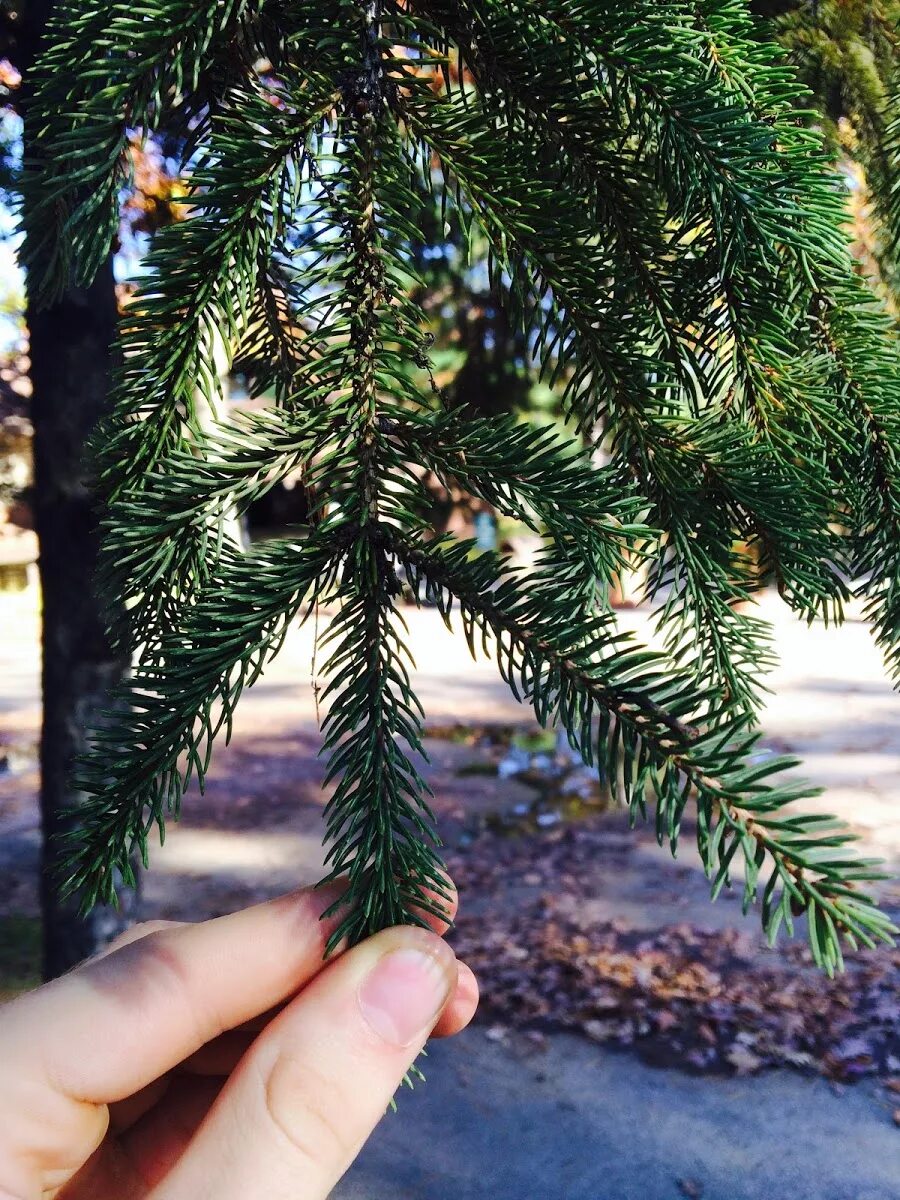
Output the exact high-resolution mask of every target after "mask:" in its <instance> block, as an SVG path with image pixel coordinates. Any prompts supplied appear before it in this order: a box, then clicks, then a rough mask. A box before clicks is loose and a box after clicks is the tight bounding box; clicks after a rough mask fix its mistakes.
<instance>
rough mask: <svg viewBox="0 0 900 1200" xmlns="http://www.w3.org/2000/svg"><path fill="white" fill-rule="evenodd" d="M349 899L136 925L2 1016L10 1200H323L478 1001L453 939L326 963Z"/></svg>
mask: <svg viewBox="0 0 900 1200" xmlns="http://www.w3.org/2000/svg"><path fill="white" fill-rule="evenodd" d="M335 894H336V893H335V892H334V891H331V892H328V891H325V892H318V891H303V892H298V893H294V894H293V895H291V896H286V897H284V898H282V899H280V900H275V901H271V902H269V903H267V904H262V905H258V906H257V907H255V908H251V909H247V910H245V911H243V912H238V913H235V914H233V915H231V916H227V917H220V918H219V919H217V920H215V921H208V922H205V923H203V924H198V925H179V924H165V923H155V924H152V925H144V926H138V927H137V928H135V929H134V930H132V931H130V932H129V933H128V934H126V935H125V936H124V937H123V938H120V939H119V940H118V941H117V942H116V943H114V945H113V946H112V947H111V948H110V950H109V951H108V952H107V953H106V954H104V955H102V956H100V957H99V958H97V959H94V960H92V961H91V962H89V963H86V964H85V965H84V966H82V967H79V968H78V969H77V970H75V971H73V972H71V973H70V974H68V975H66V976H65V977H64V978H62V979H60V980H57V981H56V982H54V983H52V984H48V985H47V986H45V987H43V988H39V989H38V990H37V991H35V992H32V993H29V994H28V995H25V996H23V997H21V998H19V999H17V1000H15V1001H13V1002H12V1003H10V1004H7V1005H6V1006H4V1007H3V1008H0V1200H49V1198H53V1200H325V1197H327V1196H328V1195H329V1194H330V1192H331V1191H332V1189H333V1188H334V1186H335V1184H336V1183H337V1182H338V1180H339V1179H340V1178H341V1176H342V1175H343V1174H344V1172H345V1171H346V1170H347V1168H348V1167H349V1166H350V1164H351V1163H352V1162H353V1160H354V1158H355V1157H356V1155H357V1154H358V1153H359V1151H360V1149H361V1148H362V1146H363V1144H364V1143H365V1141H366V1140H367V1138H368V1137H369V1134H370V1133H371V1132H372V1130H373V1128H374V1127H375V1125H376V1124H377V1123H378V1121H379V1120H380V1119H381V1117H382V1115H383V1114H384V1111H385V1109H386V1107H387V1106H388V1105H389V1103H390V1101H391V1098H392V1097H393V1096H394V1094H395V1093H396V1091H397V1089H398V1087H399V1085H400V1083H401V1081H402V1079H403V1077H404V1075H405V1074H406V1072H407V1071H408V1069H409V1068H410V1066H411V1065H412V1064H413V1063H414V1062H415V1060H416V1058H417V1057H418V1055H419V1053H420V1051H421V1050H422V1047H423V1046H424V1044H425V1041H426V1039H427V1038H428V1037H429V1036H430V1035H432V1034H434V1035H435V1036H446V1035H450V1034H454V1033H457V1032H459V1031H460V1030H461V1029H463V1028H464V1027H465V1026H466V1025H467V1024H468V1022H469V1021H470V1020H471V1018H472V1016H473V1015H474V1012H475V1008H476V1006H477V1003H478V986H477V983H476V981H475V977H474V976H473V974H472V972H471V971H470V970H469V969H468V968H467V967H466V966H465V965H464V964H462V963H458V962H457V960H456V958H455V956H454V954H453V951H452V950H451V949H450V947H449V946H448V945H447V944H446V942H444V941H443V940H442V938H441V937H440V936H439V935H440V933H442V932H443V929H438V930H436V931H429V930H424V929H415V928H408V927H407V928H402V929H391V930H387V931H385V932H384V933H380V934H378V935H377V936H376V937H374V938H372V939H370V940H369V941H367V942H365V943H363V944H362V945H360V946H356V947H355V948H354V949H352V950H349V951H346V952H339V953H337V954H336V955H335V956H333V957H332V958H331V959H329V961H328V962H327V963H326V962H325V961H324V959H323V951H324V946H325V941H326V939H327V937H328V935H329V932H330V929H332V928H333V922H331V923H329V922H328V921H325V922H322V921H320V919H319V918H320V916H321V913H322V912H323V911H324V909H325V908H327V907H328V905H329V904H330V903H332V902H333V900H334V899H335Z"/></svg>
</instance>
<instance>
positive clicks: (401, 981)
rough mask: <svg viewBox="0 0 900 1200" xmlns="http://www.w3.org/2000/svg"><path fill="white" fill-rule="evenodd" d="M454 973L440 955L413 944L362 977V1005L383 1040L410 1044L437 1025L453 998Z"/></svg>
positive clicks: (448, 952) (360, 997) (360, 994)
mask: <svg viewBox="0 0 900 1200" xmlns="http://www.w3.org/2000/svg"><path fill="white" fill-rule="evenodd" d="M446 953H447V954H448V955H449V954H450V953H451V952H450V951H446ZM451 975H452V972H451V971H448V962H447V961H446V960H444V959H442V958H441V957H439V956H438V955H437V954H429V953H428V952H427V951H425V950H418V949H413V948H410V947H404V948H403V949H402V950H393V951H391V952H389V953H388V954H385V955H384V957H383V958H380V959H379V960H378V962H377V963H376V964H375V966H374V967H373V968H372V970H371V971H370V972H369V974H368V975H367V976H366V978H365V979H364V980H363V983H362V985H361V987H360V989H359V1007H360V1009H361V1010H362V1014H363V1016H364V1017H365V1019H366V1021H367V1022H368V1024H369V1026H370V1027H371V1028H372V1029H373V1030H374V1031H375V1033H377V1034H378V1036H379V1037H380V1038H381V1039H382V1040H383V1041H385V1042H387V1043H388V1044H389V1045H391V1046H397V1047H406V1046H411V1045H412V1044H413V1043H414V1042H416V1041H421V1040H423V1038H424V1036H427V1034H429V1033H430V1032H431V1030H432V1029H433V1028H434V1025H435V1023H436V1021H437V1019H438V1017H439V1016H440V1014H441V1011H442V1010H443V1008H444V1005H445V1004H446V1003H447V1001H448V1000H449V998H450V992H451V989H452V987H453V980H452V979H451V978H450V976H451Z"/></svg>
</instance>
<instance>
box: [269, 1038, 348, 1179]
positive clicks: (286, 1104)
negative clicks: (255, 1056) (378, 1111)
mask: <svg viewBox="0 0 900 1200" xmlns="http://www.w3.org/2000/svg"><path fill="white" fill-rule="evenodd" d="M263 1096H264V1105H265V1112H266V1116H267V1118H268V1120H269V1121H270V1122H271V1124H272V1125H273V1126H274V1127H275V1128H276V1129H277V1130H278V1132H279V1133H280V1134H281V1135H282V1136H283V1137H284V1138H286V1139H287V1141H288V1142H289V1143H290V1145H291V1146H293V1148H294V1149H295V1150H296V1151H297V1152H298V1153H299V1154H300V1155H301V1157H302V1158H303V1159H304V1160H305V1161H306V1162H307V1163H308V1164H310V1165H312V1166H314V1167H316V1168H318V1169H320V1170H322V1171H329V1172H331V1171H333V1170H334V1168H335V1166H336V1165H339V1164H342V1163H344V1162H345V1161H347V1160H349V1158H350V1157H352V1147H351V1144H350V1139H349V1137H348V1131H347V1128H346V1126H345V1124H344V1123H343V1122H341V1121H339V1119H338V1117H339V1114H344V1116H345V1118H346V1116H347V1113H346V1107H347V1106H346V1104H344V1103H343V1102H342V1101H341V1097H340V1096H338V1095H336V1091H335V1086H334V1083H333V1081H332V1080H330V1079H329V1078H327V1077H326V1076H325V1075H324V1074H323V1073H322V1072H321V1071H319V1070H318V1069H317V1068H316V1067H315V1066H313V1065H312V1064H311V1063H308V1062H306V1061H304V1060H302V1059H300V1058H298V1057H296V1056H295V1055H292V1054H290V1053H282V1054H280V1055H279V1056H278V1058H277V1059H276V1060H275V1064H274V1066H273V1067H272V1069H271V1070H270V1071H269V1072H268V1074H267V1075H266V1077H265V1080H264V1087H263Z"/></svg>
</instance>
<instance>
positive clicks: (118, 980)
mask: <svg viewBox="0 0 900 1200" xmlns="http://www.w3.org/2000/svg"><path fill="white" fill-rule="evenodd" d="M175 933H176V931H173V929H172V927H170V926H163V927H158V928H152V929H151V930H150V932H148V933H147V934H146V935H145V936H144V937H141V938H140V939H138V940H136V941H130V942H128V943H127V944H126V945H124V946H123V947H122V948H121V949H120V950H117V951H116V952H115V953H114V954H108V955H105V956H104V957H102V958H100V959H97V960H96V961H94V962H92V963H89V964H88V966H87V967H86V968H85V974H84V977H85V978H86V979H87V980H88V981H89V982H90V983H91V984H92V986H93V987H94V988H95V989H96V990H97V991H99V992H101V993H103V994H104V995H105V996H106V997H108V998H109V999H110V1000H113V1001H116V1002H118V1003H119V1004H121V1005H123V1006H125V1007H126V1008H128V1010H129V1012H130V1013H131V1014H132V1015H133V1016H134V1017H135V1020H138V1019H139V1015H140V1014H141V1013H144V1012H147V1011H148V1010H149V1011H153V1010H155V1008H156V1007H157V1001H158V998H159V997H160V995H162V996H164V997H165V999H166V1002H167V1004H168V1005H169V1006H171V1007H176V1006H177V1007H179V1008H181V1009H183V1010H184V1011H185V1012H187V1013H189V1014H190V1016H191V1019H192V1020H193V1021H194V1023H195V1025H196V1041H197V1042H198V1043H199V1044H203V1043H204V1042H207V1041H211V1040H212V1039H213V1038H214V1037H216V1036H217V1035H218V1034H219V1033H221V1032H222V1022H221V1019H220V1017H219V1016H218V1014H217V1012H216V1011H215V1009H214V1007H213V1005H212V1001H211V998H210V996H209V995H208V994H204V995H202V996H201V995H200V994H199V992H198V989H197V988H196V987H193V986H192V983H191V978H192V973H191V968H190V964H189V963H187V962H186V961H185V958H184V954H183V953H182V952H181V950H180V948H179V946H178V943H177V940H176V936H175Z"/></svg>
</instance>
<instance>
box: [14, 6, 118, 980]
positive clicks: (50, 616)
mask: <svg viewBox="0 0 900 1200" xmlns="http://www.w3.org/2000/svg"><path fill="white" fill-rule="evenodd" d="M51 8H52V0H28V4H27V6H26V8H25V13H24V16H25V20H24V22H23V23H22V28H21V31H20V34H19V38H20V41H19V49H20V56H19V66H20V69H21V70H22V73H23V75H24V77H25V87H24V92H25V137H26V153H30V154H32V155H33V154H34V152H35V148H34V147H33V146H28V145H27V143H28V114H27V87H28V82H27V80H28V76H27V72H28V68H29V66H30V65H31V63H32V62H33V61H34V57H35V55H36V53H37V51H38V49H39V45H40V39H41V34H42V31H43V29H44V26H45V24H46V20H47V17H48V15H49V13H50V10H51ZM115 325H116V298H115V288H114V282H113V274H112V267H111V265H108V266H107V269H106V270H105V271H103V272H102V273H101V274H100V276H99V277H98V278H97V279H96V280H95V282H94V283H93V285H92V286H91V287H90V288H85V289H80V288H79V289H76V288H73V289H70V291H69V292H68V293H67V294H66V295H65V297H64V298H63V300H62V301H61V302H60V303H58V304H55V305H53V306H52V307H51V308H47V309H44V310H43V311H35V310H34V309H33V308H31V307H29V311H28V327H29V331H30V339H31V364H32V366H31V377H32V382H33V386H34V395H33V400H32V420H33V424H34V466H35V480H34V484H35V486H34V509H35V524H36V528H37V533H38V538H39V541H40V578H41V587H42V592H43V635H42V651H43V660H42V661H43V666H42V689H43V727H42V731H41V747H40V759H41V818H42V824H43V855H42V864H41V867H42V869H41V907H42V914H43V925H44V975H45V978H53V977H55V976H57V975H59V974H61V973H62V972H64V971H66V970H68V969H69V968H70V967H72V966H73V965H74V964H75V963H77V962H80V961H81V960H82V959H83V958H85V957H86V956H88V955H90V954H92V953H94V952H95V951H96V950H97V949H98V948H100V947H101V946H102V945H103V944H104V943H105V942H107V941H108V940H109V939H110V938H111V937H112V936H114V935H115V934H116V933H117V932H118V931H119V930H120V929H121V928H122V927H123V926H124V925H125V924H126V923H127V921H128V908H129V904H130V900H129V902H128V903H123V908H122V910H121V911H111V910H108V909H97V910H95V911H94V913H92V914H91V916H89V917H88V918H87V919H82V918H81V917H80V916H79V914H78V905H77V901H75V900H71V899H70V900H66V901H63V900H61V899H60V897H59V895H58V890H57V889H58V883H59V877H58V870H59V866H60V863H59V857H60V852H59V846H58V843H57V840H56V836H55V835H56V834H58V833H59V832H61V831H62V830H64V829H70V828H72V827H73V826H76V825H77V822H78V800H79V797H78V795H77V793H76V792H75V791H74V790H73V788H72V786H71V778H70V777H71V769H72V765H73V761H74V759H75V758H76V757H77V755H78V754H79V753H80V752H81V751H82V750H83V749H84V746H85V739H86V732H87V730H88V729H89V728H90V727H91V725H92V724H93V723H94V721H95V719H96V717H97V715H98V713H99V711H100V710H101V708H102V706H103V703H104V698H105V696H106V694H107V692H108V690H109V688H110V687H111V686H112V685H113V684H114V683H115V682H116V681H117V680H119V679H120V678H121V676H122V674H123V672H124V671H125V670H126V668H127V663H126V662H124V661H123V660H122V659H121V658H120V657H117V655H116V654H114V653H113V651H112V649H111V648H110V645H109V642H108V640H107V637H106V633H105V629H104V623H103V619H102V617H101V611H100V606H99V604H98V601H97V598H96V595H95V591H94V586H93V584H94V574H95V569H96V561H97V547H98V528H97V515H96V512H95V510H94V505H93V503H92V498H91V495H90V492H89V489H88V484H87V478H86V469H85V446H86V442H87V439H88V437H89V436H90V433H91V431H92V430H93V428H94V427H95V425H96V423H97V421H98V420H99V418H100V417H101V416H102V415H103V414H104V413H105V411H106V408H107V397H108V393H109V373H110V365H111V350H110V346H111V343H112V341H113V336H114V333H115ZM123 899H124V898H123Z"/></svg>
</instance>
